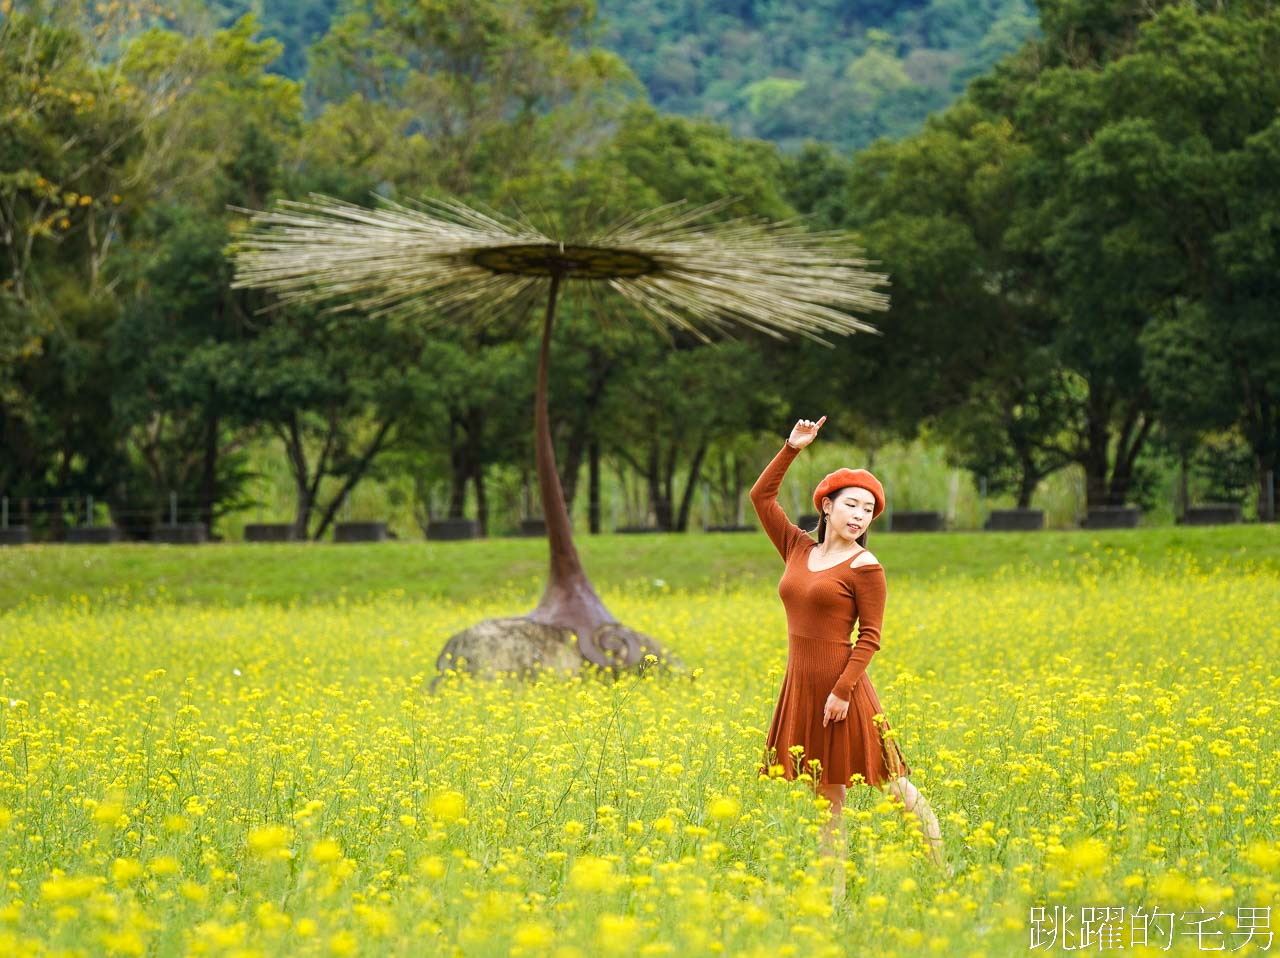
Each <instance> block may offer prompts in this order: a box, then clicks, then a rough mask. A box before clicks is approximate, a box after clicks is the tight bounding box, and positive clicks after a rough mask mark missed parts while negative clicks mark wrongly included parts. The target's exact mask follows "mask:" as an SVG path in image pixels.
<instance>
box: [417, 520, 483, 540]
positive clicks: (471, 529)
mask: <svg viewBox="0 0 1280 958" xmlns="http://www.w3.org/2000/svg"><path fill="white" fill-rule="evenodd" d="M427 538H428V539H434V540H436V541H438V542H452V541H455V540H458V539H479V538H480V520H479V519H436V520H435V521H433V522H429V523H427Z"/></svg>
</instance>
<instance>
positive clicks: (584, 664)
mask: <svg viewBox="0 0 1280 958" xmlns="http://www.w3.org/2000/svg"><path fill="white" fill-rule="evenodd" d="M624 637H630V638H633V639H635V640H636V641H637V642H638V644H639V645H640V646H642V647H643V648H644V649H645V650H646V651H647V652H648V653H652V654H653V655H655V656H657V661H656V662H654V663H652V664H651V665H649V666H648V667H647V668H646V671H648V669H649V668H653V669H658V670H661V671H666V672H676V673H683V672H684V671H685V668H684V665H683V664H682V663H681V662H680V660H679V659H677V658H676V657H675V656H673V655H672V654H671V653H670V652H668V651H667V650H666V649H665V648H663V647H662V644H661V643H660V642H658V641H657V640H656V639H653V638H651V637H650V636H647V635H644V634H642V633H640V632H637V631H635V630H634V629H630V628H628V627H627V626H625V625H622V624H621V623H610V624H607V625H604V626H601V627H600V628H599V629H597V630H596V642H597V644H598V645H599V646H600V647H601V648H603V649H605V650H606V651H607V650H608V649H610V648H625V646H626V642H625V640H624ZM645 665H646V663H645V662H644V660H643V659H641V661H640V662H636V663H634V664H632V665H629V666H626V667H624V668H622V669H620V670H618V671H639V670H640V669H641V667H642V666H645ZM591 667H592V666H591V663H589V662H588V661H587V660H586V659H585V658H584V657H583V655H582V653H581V652H580V651H579V650H578V641H577V637H576V636H575V635H574V633H573V630H571V629H567V628H560V627H557V626H553V625H544V624H542V623H540V622H534V621H533V620H531V619H529V618H528V617H526V616H522V615H517V616H511V617H509V618H501V619H485V620H484V621H482V622H477V623H476V624H475V625H473V626H471V627H470V628H467V629H463V630H462V631H461V632H459V633H457V634H456V635H454V636H451V637H450V639H449V640H448V641H447V642H446V643H445V646H444V649H443V650H442V651H441V653H440V656H439V658H437V659H436V668H438V669H440V672H441V674H440V675H437V676H436V677H435V678H434V679H433V680H432V682H431V691H432V692H434V691H435V690H436V687H437V686H438V685H439V683H440V681H441V680H442V679H443V678H444V677H445V675H446V674H447V672H448V671H450V670H452V671H455V672H465V673H467V674H469V675H473V676H476V677H480V678H497V677H499V676H502V675H515V676H517V677H519V678H522V679H530V678H536V677H538V676H539V675H541V674H543V673H547V672H551V673H558V674H560V675H562V676H569V675H573V674H574V673H576V672H579V671H581V670H583V669H584V668H591Z"/></svg>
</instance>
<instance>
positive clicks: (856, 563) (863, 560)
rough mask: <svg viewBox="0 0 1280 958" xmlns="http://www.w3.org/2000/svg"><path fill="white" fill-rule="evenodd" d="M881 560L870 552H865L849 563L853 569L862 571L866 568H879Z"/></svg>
mask: <svg viewBox="0 0 1280 958" xmlns="http://www.w3.org/2000/svg"><path fill="white" fill-rule="evenodd" d="M879 564H880V560H879V559H877V558H876V557H875V556H874V555H873V554H872V553H871V551H870V550H863V551H862V552H859V553H858V554H857V555H856V556H854V558H853V561H852V562H851V563H849V565H850V567H851V568H854V569H862V568H865V567H866V566H873V565H874V566H878V565H879Z"/></svg>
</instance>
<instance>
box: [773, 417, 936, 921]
mask: <svg viewBox="0 0 1280 958" xmlns="http://www.w3.org/2000/svg"><path fill="white" fill-rule="evenodd" d="M826 421H827V417H826V416H823V417H822V418H821V419H819V420H818V421H817V422H812V421H810V420H807V419H801V420H799V421H798V422H797V423H796V425H795V428H794V429H792V430H791V436H790V437H789V438H788V439H787V442H786V444H785V445H784V446H783V447H782V449H781V450H780V451H779V452H778V454H777V455H776V456H774V458H773V461H772V462H771V463H769V465H768V466H767V467H766V468H765V470H764V472H763V473H761V475H760V478H759V479H757V480H756V484H755V485H754V486H752V488H751V502H752V504H753V505H754V506H755V510H756V514H757V515H758V516H759V517H760V523H761V525H763V526H764V530H765V532H766V533H768V535H769V538H770V539H771V540H772V541H773V544H774V546H776V547H777V549H778V552H779V553H780V554H781V556H782V558H783V560H784V562H785V563H786V569H785V570H784V572H783V574H782V579H781V581H780V582H779V583H778V594H779V595H780V596H781V597H782V603H783V606H784V608H785V609H786V613H787V669H786V674H785V676H784V677H783V680H782V690H781V692H780V693H779V695H778V704H777V707H776V708H775V709H774V713H773V721H772V723H771V724H770V727H769V734H768V737H767V738H766V740H765V749H766V754H765V762H764V765H763V767H762V768H761V774H768V773H769V770H770V768H771V767H775V766H778V765H780V766H781V767H782V775H783V777H784V778H786V779H787V780H791V779H794V778H795V777H796V775H797V774H799V773H800V772H802V771H809V772H813V773H814V787H815V789H816V790H817V792H818V793H819V794H820V795H822V796H823V797H824V798H826V799H827V801H829V802H830V803H831V819H830V822H829V824H828V827H827V828H826V829H825V830H824V832H823V842H822V846H823V852H824V853H826V854H830V853H831V852H832V851H833V848H832V846H833V845H835V844H836V842H837V841H838V842H839V846H840V847H839V854H838V855H837V858H838V860H839V862H840V863H841V864H843V861H844V857H845V854H846V847H847V846H846V843H845V841H844V836H843V831H842V828H841V825H842V818H843V810H844V802H845V789H846V788H847V787H848V786H849V785H850V784H853V783H854V782H860V783H862V784H866V785H873V786H875V787H877V788H879V789H881V791H886V790H887V791H888V792H890V793H892V794H893V795H894V796H895V797H896V798H897V799H898V800H899V801H901V802H902V805H903V811H904V813H910V814H915V815H916V816H918V817H919V819H920V823H921V827H922V830H923V833H924V835H925V836H926V837H927V838H928V839H929V846H930V852H931V854H932V856H933V860H934V861H935V862H936V863H937V865H938V866H939V867H940V868H943V869H945V870H946V871H947V873H948V874H952V873H953V870H952V869H951V868H950V866H949V865H947V864H946V860H945V858H944V857H943V854H942V835H941V832H940V831H939V828H938V819H937V816H936V815H934V813H933V809H932V808H931V807H930V805H929V803H928V802H927V801H926V800H925V798H924V796H923V795H921V794H920V791H919V789H917V788H916V787H915V786H914V785H913V784H912V783H911V780H910V779H909V778H908V776H909V775H910V774H911V767H910V766H909V765H908V764H907V761H906V759H905V758H904V757H903V754H902V750H901V748H899V746H898V743H897V740H896V739H894V738H891V737H889V738H886V737H885V735H884V734H883V733H884V731H885V730H887V729H889V728H890V725H889V723H888V721H887V720H886V719H885V716H884V712H883V710H882V709H881V708H880V700H879V699H878V698H877V697H876V692H875V689H874V688H873V687H872V685H871V679H870V678H869V677H868V676H867V674H866V669H867V663H868V662H869V661H870V660H871V657H872V656H873V655H874V654H875V653H876V651H877V650H878V649H879V648H880V627H881V621H882V619H883V616H884V604H885V593H886V590H885V578H884V568H883V567H882V566H881V565H880V563H879V562H877V561H876V557H875V556H874V555H872V554H871V553H870V552H868V551H867V549H866V548H865V543H866V541H867V540H866V535H867V527H868V526H870V525H871V523H872V521H873V520H874V519H875V518H876V517H877V516H878V515H880V513H881V512H882V511H883V510H884V505H885V500H884V489H883V487H882V486H881V485H880V482H879V481H878V480H877V479H876V478H875V476H873V475H872V474H871V473H869V472H867V471H866V470H865V469H839V470H837V471H836V472H833V473H831V474H830V475H828V476H827V477H826V478H825V479H823V480H822V482H820V483H819V484H818V488H817V489H816V490H814V495H813V501H814V505H815V506H816V507H817V508H818V511H819V515H820V516H821V518H820V520H819V524H818V529H817V534H818V539H817V541H816V542H815V541H814V540H813V539H812V538H811V537H810V535H809V534H808V533H807V532H805V531H804V530H803V529H801V528H800V527H799V526H797V525H795V524H793V523H792V522H790V521H789V520H788V519H787V517H786V514H785V513H784V512H783V511H782V507H781V506H779V505H778V502H777V494H778V488H779V487H780V486H781V485H782V477H783V476H784V475H785V474H786V471H787V467H788V466H789V465H791V462H792V460H794V459H795V457H796V454H797V453H798V452H799V451H800V450H801V449H803V448H804V447H805V446H807V445H809V443H811V442H812V441H813V439H814V437H815V436H816V435H817V433H818V429H819V428H820V427H821V426H822V424H823V423H824V422H826ZM855 622H856V623H857V628H858V638H857V641H856V642H855V643H850V638H849V637H850V635H851V634H852V632H853V628H854V623H855ZM815 762H816V763H817V765H816V766H815V765H814V764H813V763H815ZM843 885H844V880H843V868H842V869H841V872H840V874H839V876H838V877H837V881H836V888H835V889H834V893H835V897H836V898H839V897H841V895H842V893H843Z"/></svg>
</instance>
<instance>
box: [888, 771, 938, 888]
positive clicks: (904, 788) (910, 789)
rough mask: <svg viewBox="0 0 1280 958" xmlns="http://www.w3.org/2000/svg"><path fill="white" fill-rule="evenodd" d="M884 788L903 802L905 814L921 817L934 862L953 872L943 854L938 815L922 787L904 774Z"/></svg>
mask: <svg viewBox="0 0 1280 958" xmlns="http://www.w3.org/2000/svg"><path fill="white" fill-rule="evenodd" d="M882 790H887V791H889V792H891V793H892V794H893V795H894V796H896V797H897V798H898V799H899V800H900V801H901V802H902V805H903V814H904V815H905V814H914V815H915V816H916V817H917V818H919V819H920V827H921V829H922V830H923V832H924V836H925V838H927V839H928V840H929V853H930V854H931V855H932V856H933V860H934V862H935V863H936V864H937V866H938V867H939V868H942V869H944V870H945V871H946V872H947V874H948V875H950V874H952V873H953V871H954V869H952V868H951V866H950V865H948V864H947V860H946V858H944V857H943V854H942V831H941V829H939V827H938V816H937V815H935V814H934V813H933V806H931V805H930V804H929V801H928V799H926V798H925V797H924V796H923V795H922V794H920V789H918V788H916V787H915V786H914V785H912V784H911V779H909V778H907V777H906V776H905V775H903V776H902V777H900V778H899V779H898V780H897V781H893V782H889V783H887V785H886V786H883V787H882Z"/></svg>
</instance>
